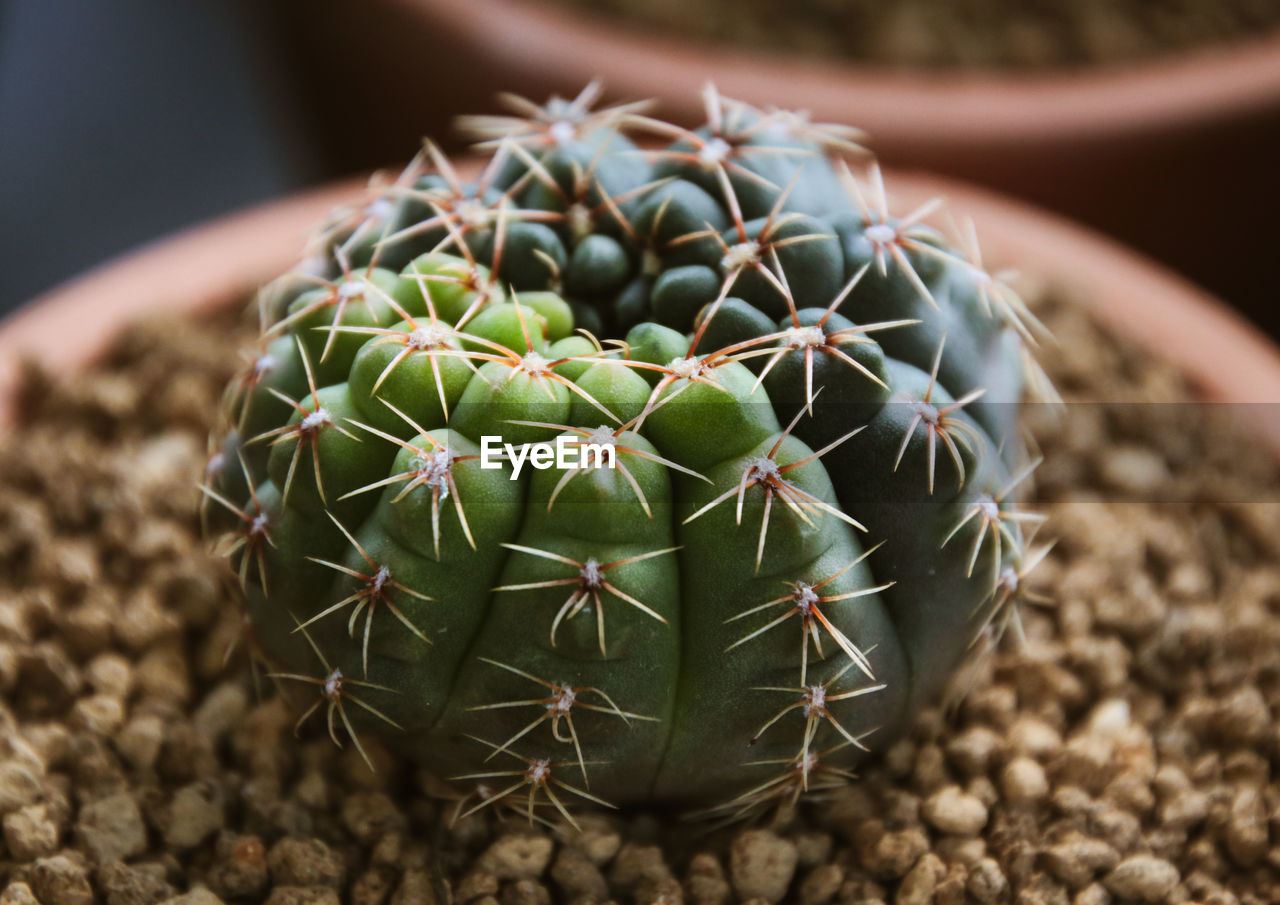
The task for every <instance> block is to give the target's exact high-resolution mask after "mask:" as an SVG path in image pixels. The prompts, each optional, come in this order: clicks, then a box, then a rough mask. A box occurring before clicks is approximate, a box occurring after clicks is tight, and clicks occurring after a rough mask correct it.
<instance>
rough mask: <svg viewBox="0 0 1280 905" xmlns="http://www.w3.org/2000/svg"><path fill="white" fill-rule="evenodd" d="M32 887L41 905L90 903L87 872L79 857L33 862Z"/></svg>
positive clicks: (91, 888) (54, 858) (90, 892)
mask: <svg viewBox="0 0 1280 905" xmlns="http://www.w3.org/2000/svg"><path fill="white" fill-rule="evenodd" d="M31 890H32V892H34V893H35V894H36V898H37V899H39V900H40V902H41V903H43V905H93V887H92V886H90V885H89V872H88V870H86V868H85V865H84V863H83V862H82V861H80V860H79V858H77V857H73V856H69V855H54V856H53V857H51V858H41V859H40V860H38V861H36V863H35V865H34V869H33V870H32V872H31Z"/></svg>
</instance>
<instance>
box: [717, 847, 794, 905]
mask: <svg viewBox="0 0 1280 905" xmlns="http://www.w3.org/2000/svg"><path fill="white" fill-rule="evenodd" d="M796 860H797V856H796V847H795V844H794V843H792V842H791V841H790V840H789V839H783V838H782V837H780V836H778V835H777V834H776V833H773V832H771V831H769V830H748V831H746V832H745V833H739V834H738V835H737V836H736V837H735V838H734V840H733V843H732V844H731V845H730V847H729V879H730V882H732V883H733V889H734V892H736V893H737V894H738V898H740V899H753V898H758V899H764V900H765V901H768V902H777V901H780V900H781V899H782V897H783V896H785V895H786V894H787V887H789V886H790V885H791V878H792V877H793V876H794V875H795V872H796Z"/></svg>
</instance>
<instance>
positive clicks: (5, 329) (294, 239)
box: [0, 170, 1280, 455]
mask: <svg viewBox="0 0 1280 905" xmlns="http://www.w3.org/2000/svg"><path fill="white" fill-rule="evenodd" d="M886 182H887V183H888V185H889V186H890V189H891V195H892V198H893V200H894V201H895V203H896V204H899V205H901V206H903V207H904V208H910V207H914V206H915V205H917V204H920V203H922V202H924V201H926V200H928V199H930V198H933V197H937V196H941V197H942V198H944V199H945V200H946V201H947V202H948V207H949V208H950V209H951V210H952V212H953V213H956V214H960V215H963V216H966V217H971V218H972V219H973V220H974V221H975V223H976V224H977V226H978V232H979V235H980V236H981V238H982V244H983V250H984V254H985V256H986V257H987V258H988V259H989V260H992V261H996V262H1007V261H1013V262H1018V264H1019V265H1020V266H1021V268H1022V269H1023V271H1024V272H1026V273H1029V274H1034V275H1035V276H1036V277H1037V278H1043V279H1044V280H1045V281H1046V282H1048V283H1050V284H1051V285H1062V286H1065V287H1067V288H1068V289H1069V290H1070V294H1071V297H1072V298H1073V299H1077V298H1078V299H1079V300H1080V302H1082V303H1083V304H1085V306H1086V307H1087V308H1088V309H1089V310H1090V311H1091V312H1092V313H1093V314H1094V315H1096V316H1097V317H1098V318H1099V320H1100V321H1101V322H1102V323H1103V324H1105V325H1106V326H1108V327H1110V328H1111V329H1113V330H1115V331H1116V332H1117V333H1119V334H1120V335H1122V336H1124V337H1125V338H1127V339H1129V340H1131V341H1133V342H1135V343H1136V344H1137V345H1138V346H1139V347H1141V348H1143V349H1145V350H1147V351H1148V352H1149V353H1152V354H1154V355H1156V356H1158V357H1160V358H1162V359H1164V360H1166V361H1169V362H1170V363H1172V364H1173V365H1174V366H1175V367H1177V368H1178V369H1179V370H1180V371H1182V372H1183V374H1184V375H1186V376H1187V377H1188V378H1189V379H1190V380H1191V381H1192V383H1193V384H1194V385H1195V386H1196V387H1197V388H1198V390H1199V391H1200V392H1201V393H1203V395H1204V396H1205V398H1206V399H1207V400H1209V401H1212V402H1222V403H1277V402H1280V349H1278V348H1277V347H1276V346H1275V345H1274V344H1273V343H1272V342H1271V341H1270V340H1268V339H1267V338H1265V337H1264V336H1263V335H1262V334H1261V333H1260V332H1259V331H1258V330H1257V329H1256V328H1254V327H1253V326H1251V325H1250V324H1249V323H1248V322H1246V321H1245V320H1244V319H1243V318H1242V317H1240V316H1239V315H1237V314H1235V313H1234V312H1233V311H1231V310H1229V309H1228V308H1227V307H1226V306H1225V305H1224V304H1223V303H1221V302H1219V301H1217V300H1216V299H1214V298H1213V297H1212V296H1210V295H1209V294H1208V293H1207V292H1205V291H1204V290H1201V289H1199V288H1197V287H1195V286H1193V285H1192V284H1190V283H1188V282H1187V281H1186V280H1184V279H1182V278H1181V277H1178V276H1176V275H1174V274H1173V273H1171V272H1169V271H1168V270H1165V269H1164V268H1162V267H1160V266H1158V265H1156V264H1154V263H1153V262H1151V261H1149V260H1147V259H1146V258H1144V257H1142V256H1141V255H1139V254H1137V253H1136V252H1133V251H1131V250H1129V249H1127V248H1124V247H1123V246H1121V245H1119V244H1117V243H1115V242H1114V241H1112V240H1109V239H1106V238H1103V237H1102V236H1100V235H1099V234H1097V233H1094V232H1093V231H1091V230H1089V229H1087V228H1085V227H1082V226H1078V225H1076V224H1074V223H1071V222H1069V221H1067V220H1065V219H1063V218H1061V217H1059V216H1057V215H1055V214H1051V213H1048V212H1046V211H1042V210H1039V209H1037V208H1035V207H1033V206H1031V205H1028V204H1026V203H1023V202H1020V201H1016V200H1012V199H1010V198H1007V197H1004V196H1002V195H1000V194H998V193H996V192H992V191H989V190H986V189H981V188H977V187H974V186H971V185H968V184H965V183H961V182H958V181H955V180H952V179H947V178H943V177H938V176H933V175H929V174H920V173H912V172H904V171H896V170H889V171H888V172H887V174H886ZM365 184H366V181H365V180H351V181H344V182H340V183H336V184H331V185H327V186H324V187H321V188H319V189H312V190H310V191H307V192H303V193H300V194H296V195H292V196H289V197H286V198H284V199H282V200H277V201H272V202H267V203H265V204H261V205H258V206H256V207H252V208H249V209H248V210H245V211H242V212H239V213H234V214H230V215H226V216H223V217H220V218H218V219H216V220H213V221H211V222H208V223H206V224H203V225H198V226H195V227H192V228H189V229H187V230H184V231H182V232H180V233H178V234H177V235H175V236H173V237H171V238H168V239H164V240H160V241H157V242H154V243H152V244H150V245H147V246H144V247H142V248H140V249H138V250H137V251H135V252H133V253H131V254H128V255H125V256H124V257H122V258H118V259H116V260H114V261H111V262H108V263H107V264H105V265H102V266H100V267H97V268H95V269H93V270H91V271H89V272H87V273H85V274H83V275H82V276H79V277H76V278H74V279H72V280H71V281H69V282H67V283H65V284H63V285H62V286H60V287H58V288H56V289H54V290H52V291H50V292H48V293H45V294H44V295H41V296H39V297H37V298H35V299H33V300H32V301H30V302H29V303H27V305H25V306H24V307H23V308H22V309H20V310H19V311H17V312H15V313H13V314H11V315H9V316H8V317H7V318H5V319H4V320H0V431H3V430H4V429H5V428H6V427H8V426H10V425H11V424H12V421H13V418H14V415H15V412H14V411H13V396H14V392H15V390H16V387H17V384H18V381H19V379H20V374H21V363H22V360H23V359H24V358H26V357H28V356H32V355H35V356H37V357H39V358H40V359H41V361H42V362H43V363H44V365H45V366H46V367H49V368H51V369H54V370H61V371H74V370H80V369H83V368H85V367H88V366H89V365H91V364H92V363H93V362H94V361H95V360H97V359H98V358H100V357H101V356H102V355H103V354H104V353H105V352H106V350H107V349H108V348H109V346H110V344H111V342H112V341H113V340H114V339H115V338H116V337H117V336H118V335H119V334H120V333H121V332H122V331H123V330H124V329H125V328H126V327H127V326H128V324H129V323H130V322H132V321H134V320H137V319H138V318H141V317H143V316H145V315H148V314H155V313H159V312H166V313H172V314H187V315H198V314H208V313H213V312H214V311H217V310H222V309H226V308H228V307H229V306H231V305H234V304H236V303H237V302H239V301H242V300H243V299H244V298H245V297H246V296H248V295H249V294H250V293H251V292H253V291H254V289H256V288H257V287H258V286H259V285H261V284H262V283H265V282H266V281H268V280H269V279H271V278H273V277H275V276H277V275H278V274H280V273H282V272H283V271H284V270H286V269H287V268H288V267H290V266H291V265H292V264H293V263H295V262H296V261H297V260H298V258H299V256H300V254H301V251H302V246H303V239H304V237H305V235H306V234H307V232H308V231H309V230H310V229H312V228H313V227H314V226H315V224H317V223H318V222H320V221H321V220H322V219H324V217H325V216H326V215H327V214H328V213H329V212H330V211H331V210H332V209H333V208H334V207H335V206H337V205H339V204H350V203H356V202H359V201H360V200H361V198H362V197H363V192H364V191H365V188H364V186H365ZM227 261H232V262H235V263H234V264H233V265H228V264H226V263H225V262H227ZM1082 261H1087V262H1088V266H1081V262H1082ZM50 336H62V337H64V341H60V342H50V340H49V337H50ZM66 336H72V337H74V341H65V337H66ZM1255 427H1256V428H1257V429H1258V430H1260V431H1261V433H1262V435H1263V438H1264V439H1265V441H1266V442H1267V443H1268V445H1270V446H1271V447H1272V448H1273V449H1274V450H1276V452H1277V454H1278V455H1280V419H1274V418H1267V419H1258V421H1257V422H1256V423H1255Z"/></svg>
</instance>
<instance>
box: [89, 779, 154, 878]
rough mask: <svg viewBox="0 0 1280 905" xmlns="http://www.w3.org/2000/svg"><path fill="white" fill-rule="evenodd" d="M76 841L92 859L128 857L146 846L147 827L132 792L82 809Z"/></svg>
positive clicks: (118, 859)
mask: <svg viewBox="0 0 1280 905" xmlns="http://www.w3.org/2000/svg"><path fill="white" fill-rule="evenodd" d="M75 830H76V841H77V842H78V843H79V845H80V848H81V850H83V851H84V852H85V853H86V854H87V855H88V856H89V858H90V859H91V860H93V861H96V862H106V861H125V860H128V859H129V858H133V857H135V856H136V855H140V854H142V853H143V852H145V851H146V850H147V828H146V825H145V824H144V823H143V821H142V811H141V810H139V808H138V802H137V801H136V800H134V797H133V795H132V794H131V793H128V792H120V793H118V794H116V795H109V796H107V797H106V798H100V799H98V800H97V801H93V802H90V803H89V804H86V805H85V806H84V807H82V808H81V809H80V816H79V817H78V819H77V820H76V827H75Z"/></svg>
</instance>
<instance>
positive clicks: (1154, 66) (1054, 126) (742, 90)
mask: <svg viewBox="0 0 1280 905" xmlns="http://www.w3.org/2000/svg"><path fill="white" fill-rule="evenodd" d="M387 2H388V3H389V4H390V5H392V6H394V7H397V8H398V9H400V10H401V12H402V13H404V14H406V15H410V16H414V17H420V18H427V19H429V20H430V24H431V26H432V28H433V30H434V31H435V32H436V33H437V35H439V34H441V33H442V32H443V34H444V36H445V39H446V40H447V39H449V38H457V39H463V40H465V41H466V42H467V44H468V45H469V46H470V47H473V48H475V47H481V46H493V47H494V49H495V50H496V51H497V52H498V53H500V54H502V55H503V56H504V57H505V58H506V59H508V60H509V61H510V65H512V66H514V67H517V68H524V69H528V70H535V71H537V72H539V73H542V74H545V75H553V76H554V77H555V80H556V81H557V82H558V83H570V84H572V83H574V82H577V83H580V84H586V83H587V82H588V81H590V79H591V78H593V77H594V74H596V73H608V74H610V76H611V78H612V84H609V85H606V87H608V88H610V89H611V90H612V91H613V92H614V93H615V94H617V93H620V94H623V95H625V94H628V93H633V92H636V93H638V94H639V95H640V96H647V93H646V92H647V91H648V88H647V86H649V85H652V84H658V85H660V86H662V92H661V93H662V100H663V102H664V104H668V105H670V107H671V108H672V109H674V110H678V111H680V112H681V113H686V114H687V113H693V114H695V115H696V113H697V111H696V110H695V109H694V107H693V106H692V105H691V102H685V101H682V100H681V99H682V98H694V99H696V98H697V97H698V94H697V90H698V89H699V88H700V87H701V86H702V84H703V83H704V82H706V81H707V80H708V79H710V78H711V76H712V75H714V81H715V83H716V84H717V86H718V87H719V88H720V89H721V90H722V91H723V92H724V93H725V94H726V95H728V96H730V97H741V98H743V99H745V100H758V99H761V98H772V99H773V100H774V101H775V102H776V103H777V104H778V105H779V106H781V107H794V108H797V109H800V108H807V109H810V110H812V111H813V112H814V113H815V114H819V115H821V116H824V117H826V116H831V117H836V116H839V117H841V120H840V121H848V120H849V119H851V118H852V119H856V120H858V124H859V125H861V126H863V127H864V128H866V129H867V130H868V132H869V133H870V134H871V137H872V139H873V140H874V139H875V138H876V137H877V134H881V135H883V136H888V135H892V136H893V138H894V141H895V144H901V145H907V144H912V143H926V144H931V145H935V146H936V145H939V144H942V145H944V146H948V147H955V148H962V147H983V146H990V145H992V144H1002V145H1011V146H1028V147H1034V146H1037V145H1072V144H1082V143H1089V142H1091V141H1098V140H1102V139H1114V138H1115V137H1117V136H1138V135H1141V134H1143V133H1150V132H1152V131H1157V132H1164V131H1175V132H1176V131H1178V130H1180V129H1185V128H1187V126H1188V124H1192V123H1196V124H1201V123H1212V122H1218V121H1223V120H1229V119H1236V118H1240V117H1247V116H1250V115H1254V114H1257V113H1259V112H1260V111H1263V110H1265V109H1268V108H1275V107H1277V106H1280V29H1276V30H1273V31H1272V32H1269V33H1267V34H1264V35H1261V36H1256V37H1249V38H1243V39H1241V40H1239V41H1233V42H1228V43H1226V44H1217V45H1209V46H1206V47H1203V48H1196V49H1192V50H1188V51H1182V52H1177V53H1172V54H1168V55H1163V56H1159V57H1156V58H1154V59H1150V60H1140V61H1135V62H1132V63H1121V64H1108V65H1099V66H1086V67H1081V68H1076V69H1071V70H1049V71H1045V72H1037V71H1034V70H1033V71H1031V72H1024V71H1020V70H1019V71H1016V72H1011V73H1007V74H993V73H990V72H978V73H970V72H952V71H944V72H935V73H906V72H900V71H895V70H892V69H890V68H888V67H880V66H873V65H866V64H857V63H849V62H841V61H808V60H806V59H804V58H803V57H802V56H800V55H779V56H776V57H770V56H762V55H760V54H758V53H752V52H750V51H746V50H743V49H741V48H733V47H706V46H701V45H699V44H697V43H695V42H693V41H684V40H673V39H671V38H670V37H669V36H667V35H664V34H662V33H661V32H655V31H646V30H641V29H639V28H629V27H628V26H627V25H626V24H625V23H623V24H621V25H620V24H617V23H613V22H609V21H607V20H605V19H603V18H598V17H592V16H591V15H589V14H581V15H577V16H575V15H571V14H570V13H569V12H568V11H566V10H563V9H557V8H552V7H548V6H539V5H536V4H534V3H532V2H530V0H387ZM566 48H569V52H567V53H566ZM655 62H660V65H655ZM692 103H696V100H695V101H694V102H692Z"/></svg>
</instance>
